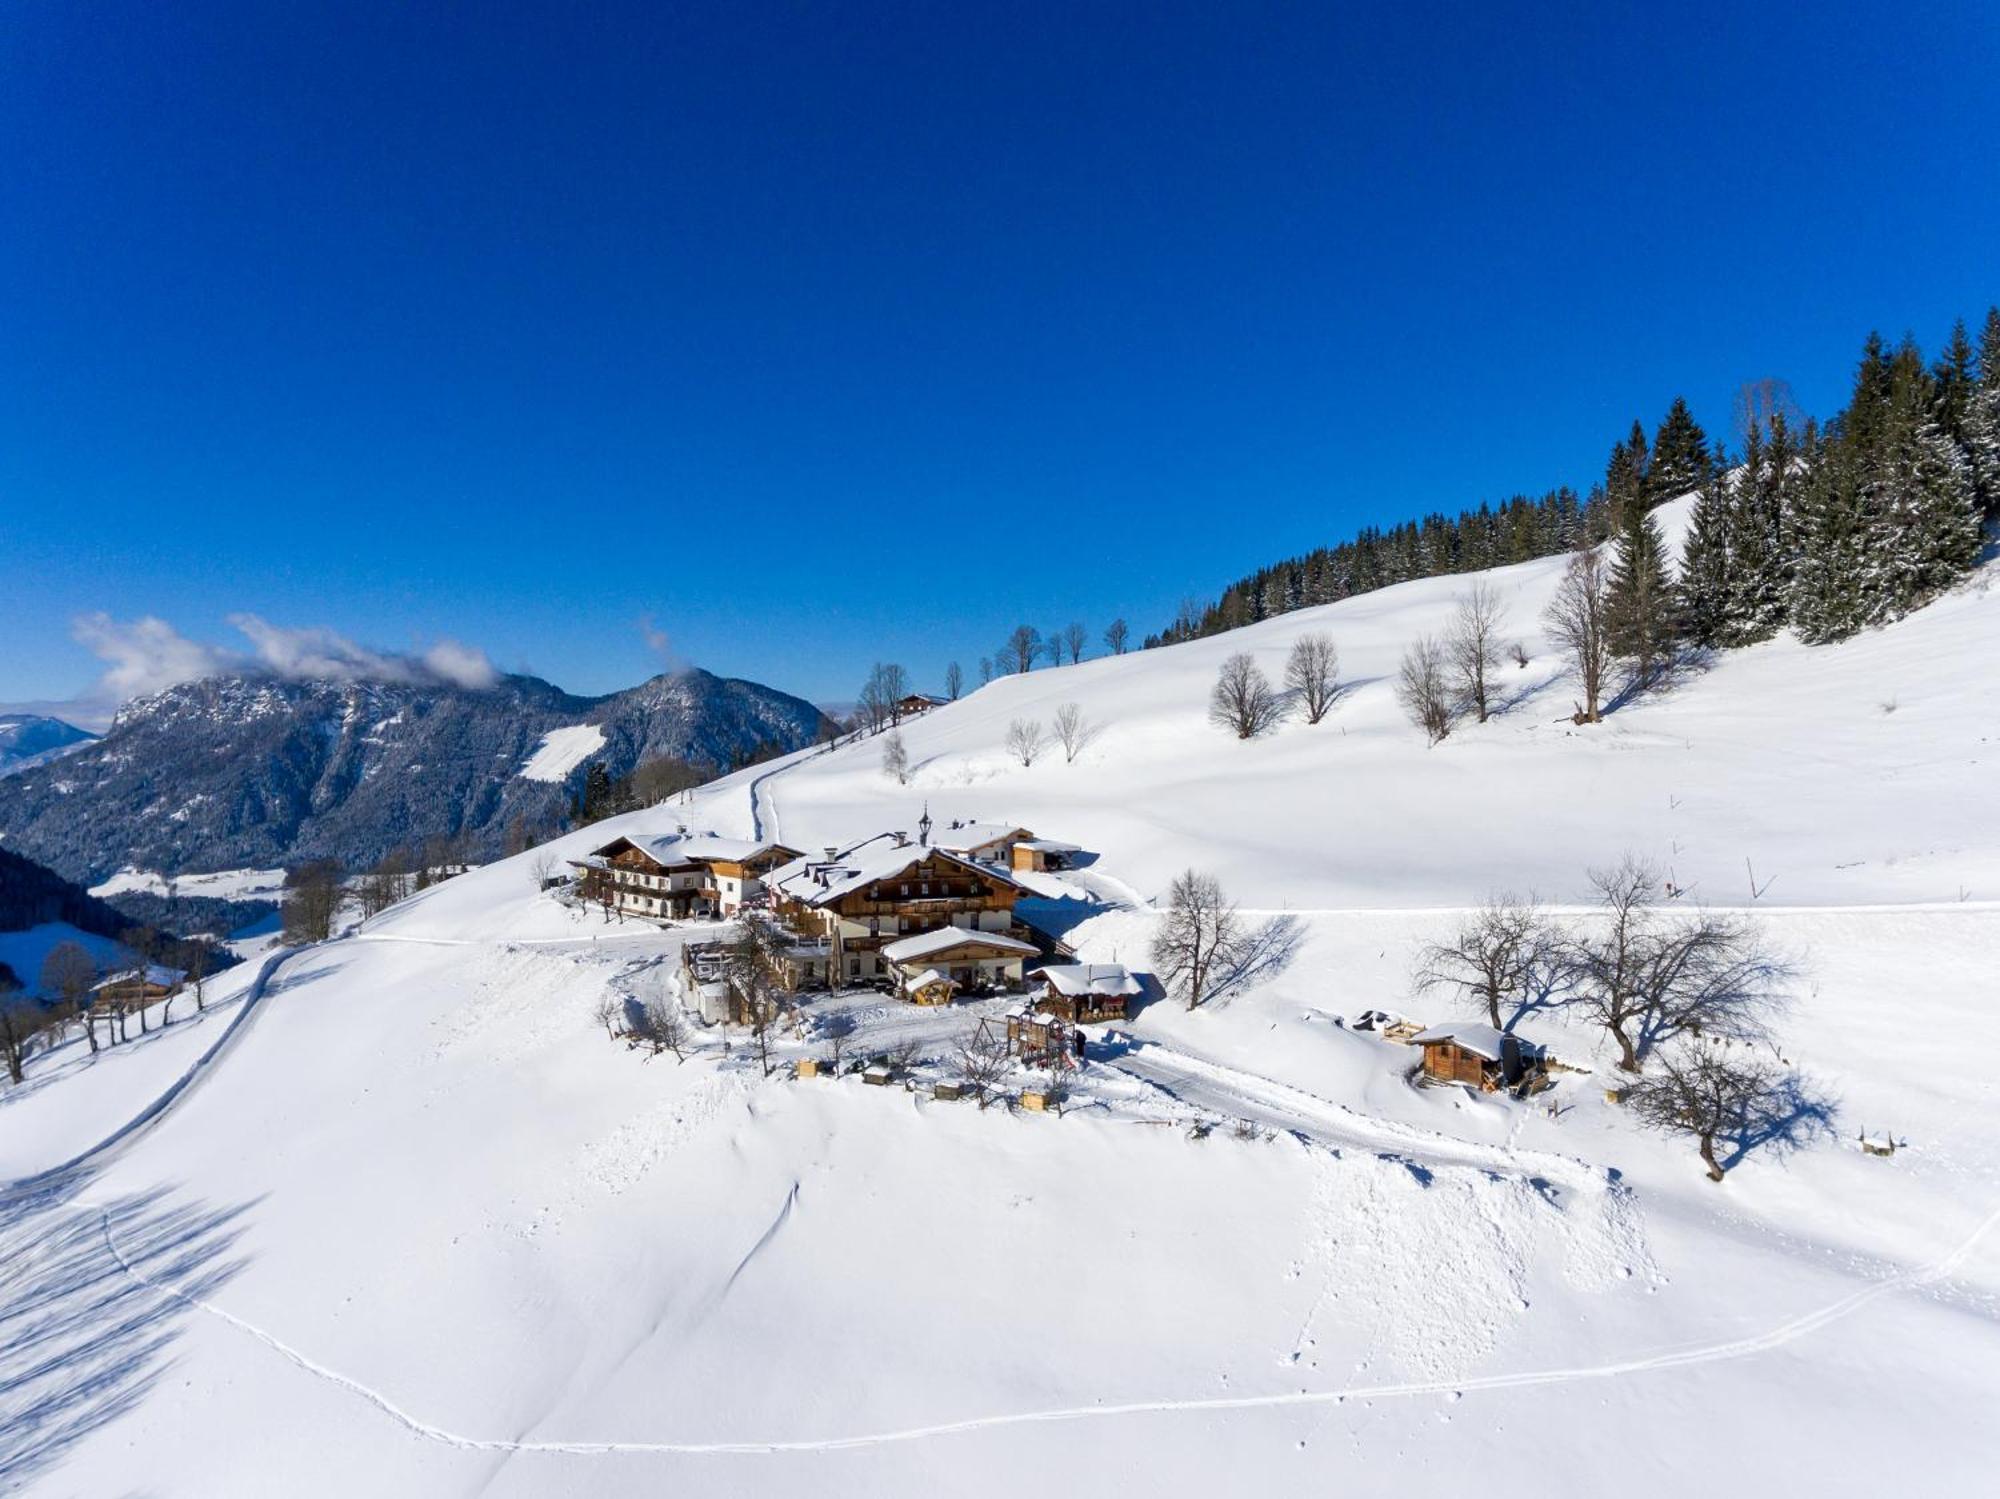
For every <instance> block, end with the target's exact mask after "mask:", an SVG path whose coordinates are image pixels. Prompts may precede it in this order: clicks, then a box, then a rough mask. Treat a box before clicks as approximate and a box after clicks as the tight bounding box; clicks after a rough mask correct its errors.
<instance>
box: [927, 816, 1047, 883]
mask: <svg viewBox="0 0 2000 1499" xmlns="http://www.w3.org/2000/svg"><path fill="white" fill-rule="evenodd" d="M924 816H925V817H927V818H928V817H929V816H930V814H929V813H928V812H926V813H925V814H924ZM1034 836H1035V835H1034V834H1033V833H1031V832H1029V831H1028V830H1027V829H1026V828H1024V827H1017V826H1016V825H1015V824H1013V823H1011V822H953V823H952V825H951V826H950V827H946V828H939V829H937V831H936V832H935V833H934V834H932V835H931V837H930V844H931V847H933V848H941V849H943V850H945V852H947V853H953V854H960V855H963V856H964V857H965V858H968V859H971V860H972V861H973V862H974V863H976V864H997V865H999V866H1000V867H1001V868H1002V869H1010V868H1012V867H1014V859H1013V855H1014V848H1015V846H1016V845H1017V844H1020V843H1023V842H1026V841H1027V840H1028V839H1030V838H1033V837H1034Z"/></svg>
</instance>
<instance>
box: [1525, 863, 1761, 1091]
mask: <svg viewBox="0 0 2000 1499" xmlns="http://www.w3.org/2000/svg"><path fill="white" fill-rule="evenodd" d="M1590 883H1591V886H1592V888H1593V889H1595V890H1596V892H1597V896H1598V902H1599V904H1600V905H1601V906H1602V907H1603V916H1602V917H1601V918H1600V921H1601V925H1600V926H1599V927H1598V928H1597V929H1595V930H1592V931H1589V932H1586V933H1585V934H1583V935H1581V936H1578V937H1575V938H1573V939H1571V941H1570V942H1569V943H1568V944H1567V949H1566V952H1565V954H1564V975H1565V987H1566V988H1567V990H1568V994H1569V998H1568V1001H1567V1002H1568V1004H1569V1005H1570V1006H1571V1007H1572V1008H1574V1009H1575V1010H1576V1011H1577V1012H1578V1013H1580V1014H1582V1015H1583V1016H1584V1018H1585V1019H1586V1020H1588V1021H1589V1022H1590V1023H1591V1024H1593V1025H1595V1026H1597V1027H1599V1028H1600V1029H1601V1030H1603V1031H1604V1032H1605V1034H1606V1035H1608V1036H1610V1037H1611V1039H1612V1041H1613V1042H1615V1043H1616V1045H1617V1047H1618V1066H1619V1069H1620V1070H1621V1071H1624V1072H1637V1071H1639V1070H1640V1068H1641V1066H1642V1064H1643V1060H1644V1058H1645V1056H1646V1055H1647V1053H1649V1052H1650V1051H1652V1050H1653V1049H1655V1048H1657V1047H1659V1046H1662V1045H1664V1044H1665V1043H1666V1042H1668V1041H1671V1040H1673V1039H1675V1038H1677V1037H1680V1036H1704V1037H1708V1038H1711V1039H1713V1038H1723V1039H1728V1040H1739V1041H1747V1040H1755V1039H1758V1038H1760V1037H1763V1036H1766V1035H1768V1034H1769V1021H1770V1018H1771V1017H1772V1016H1773V1015H1774V1014H1775V1013H1776V1012H1777V1011H1779V1010H1780V1009H1782V1008H1783V1007H1784V1005H1785V1002H1786V998H1787V987H1788V985H1789V983H1790V982H1791V980H1792V978H1793V977H1794V974H1793V970H1792V968H1791V966H1790V965H1789V964H1788V963H1786V962H1785V961H1784V960H1782V959H1780V958H1777V957H1775V956H1773V955H1772V954H1770V953H1768V952H1766V951H1765V949H1764V947H1763V944H1762V942H1761V939H1760V937H1759V934H1758V932H1757V929H1756V928H1755V927H1754V926H1753V925H1751V924H1750V923H1749V922H1747V921H1744V920H1742V919H1740V918H1738V917H1733V916H1717V915H1714V914H1712V913H1709V912H1697V913H1695V914H1694V915H1692V916H1688V917H1681V918H1677V919H1675V920H1671V921H1668V920H1664V919H1662V918H1661V917H1660V915H1659V913H1658V912H1657V911H1656V910H1655V909H1654V902H1655V900H1656V899H1657V898H1658V895H1659V890H1660V876H1659V871H1658V870H1657V868H1655V866H1653V865H1652V864H1650V863H1648V862H1647V861H1645V860H1643V859H1636V858H1633V857H1632V856H1630V855H1627V856H1626V857H1625V858H1624V859H1623V860H1622V861H1620V863H1619V864H1618V865H1617V866H1616V867H1615V868H1612V869H1594V870H1592V871H1591V872H1590Z"/></svg>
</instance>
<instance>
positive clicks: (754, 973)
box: [722, 920, 791, 1077]
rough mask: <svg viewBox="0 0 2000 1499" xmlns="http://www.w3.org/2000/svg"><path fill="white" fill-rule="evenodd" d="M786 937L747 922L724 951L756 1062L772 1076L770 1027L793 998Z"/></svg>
mask: <svg viewBox="0 0 2000 1499" xmlns="http://www.w3.org/2000/svg"><path fill="white" fill-rule="evenodd" d="M786 940H787V939H786V937H785V934H784V933H783V932H782V931H781V930H780V929H779V928H778V927H776V926H775V925H772V924H769V923H766V922H761V921H756V920H748V921H745V922H744V923H743V930H742V933H741V934H740V935H739V936H738V937H737V938H736V940H735V941H733V942H731V943H729V944H728V945H727V946H725V947H724V948H723V950H722V974H723V978H724V980H725V982H727V983H728V985H729V988H730V991H731V992H732V993H733V994H734V995H735V996H736V1002H737V1006H738V1007H739V1009H741V1011H742V1013H743V1019H744V1023H745V1024H746V1025H748V1026H749V1027H750V1037H751V1040H752V1041H754V1042H755V1043H756V1047H757V1061H758V1063H759V1064H760V1065H761V1066H762V1067H763V1069H764V1075H765V1076H766V1077H769V1076H770V1075H771V1027H772V1026H774V1025H776V1024H777V1022H778V1019H779V1017H780V1016H781V1015H782V1014H783V1012H784V1010H785V1007H786V1005H787V1003H788V1002H789V1001H790V999H791V988H790V986H789V984H788V983H787V981H786V969H785V962H784V949H785V944H786Z"/></svg>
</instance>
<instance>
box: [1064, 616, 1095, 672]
mask: <svg viewBox="0 0 2000 1499" xmlns="http://www.w3.org/2000/svg"><path fill="white" fill-rule="evenodd" d="M1089 639H1090V632H1089V631H1088V630H1086V629H1084V627H1083V624H1082V622H1081V621H1079V620H1071V621H1070V622H1069V623H1068V624H1066V625H1064V626H1063V649H1064V650H1066V651H1068V652H1069V664H1070V665H1071V666H1074V665H1076V663H1077V662H1079V661H1081V660H1082V659H1083V647H1084V644H1085V643H1086V642H1087V641H1088V640H1089Z"/></svg>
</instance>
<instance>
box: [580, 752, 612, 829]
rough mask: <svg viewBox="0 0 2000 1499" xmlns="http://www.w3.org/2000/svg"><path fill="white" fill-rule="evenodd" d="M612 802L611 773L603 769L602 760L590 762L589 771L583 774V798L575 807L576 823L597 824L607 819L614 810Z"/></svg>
mask: <svg viewBox="0 0 2000 1499" xmlns="http://www.w3.org/2000/svg"><path fill="white" fill-rule="evenodd" d="M613 800H614V798H613V795H612V790H611V772H610V771H609V770H607V769H605V766H604V762H603V761H602V760H593V761H591V762H590V769H589V770H587V771H585V772H584V774H583V797H582V799H581V800H580V801H579V802H578V803H577V805H576V809H575V811H576V821H577V822H578V823H590V822H599V821H601V820H603V819H604V818H606V817H609V816H610V815H611V814H612V812H613V811H614V810H615V809H614V807H613V805H612V802H613Z"/></svg>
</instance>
